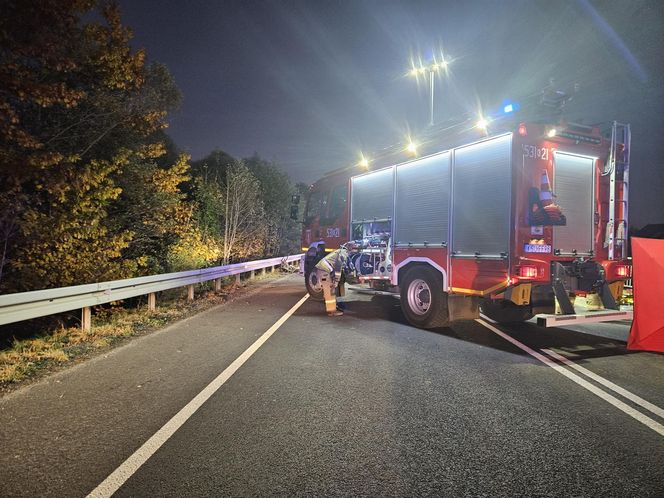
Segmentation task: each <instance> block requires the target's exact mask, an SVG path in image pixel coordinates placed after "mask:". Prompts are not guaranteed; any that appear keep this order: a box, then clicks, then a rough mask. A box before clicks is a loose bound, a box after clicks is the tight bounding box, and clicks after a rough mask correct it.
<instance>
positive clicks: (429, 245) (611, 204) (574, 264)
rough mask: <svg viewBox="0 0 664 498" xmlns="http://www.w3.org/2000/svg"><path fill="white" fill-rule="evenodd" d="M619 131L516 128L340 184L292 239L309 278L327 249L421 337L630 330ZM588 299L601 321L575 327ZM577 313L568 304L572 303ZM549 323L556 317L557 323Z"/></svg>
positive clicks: (316, 196)
mask: <svg viewBox="0 0 664 498" xmlns="http://www.w3.org/2000/svg"><path fill="white" fill-rule="evenodd" d="M630 145H631V144H630V128H629V125H624V124H620V123H616V122H614V123H613V125H612V127H611V133H610V138H605V137H604V136H603V135H602V133H601V132H600V129H599V127H596V126H594V127H589V126H584V125H576V124H570V123H562V124H559V125H556V126H548V125H543V124H535V123H520V124H519V125H518V127H515V128H513V129H510V130H507V131H506V132H503V133H500V134H496V135H493V136H489V137H486V138H483V139H480V140H475V141H469V142H468V143H461V144H457V145H455V146H452V147H449V148H445V149H444V150H440V151H438V152H435V153H433V154H430V155H427V156H425V157H421V158H418V159H414V160H411V161H407V162H403V163H399V164H395V165H390V166H387V167H384V168H381V169H377V170H374V171H369V172H360V171H358V170H340V171H336V172H334V173H333V174H331V175H328V176H327V177H325V178H323V179H321V180H320V181H319V182H317V183H316V184H314V185H313V186H312V189H311V191H310V193H309V198H308V205H307V218H306V219H305V226H304V230H303V248H305V246H306V251H307V253H306V255H305V257H304V261H303V268H304V272H305V280H306V282H307V289H308V290H309V292H310V294H311V295H312V297H314V298H315V299H316V298H318V299H320V298H321V297H322V296H321V295H320V292H319V291H318V290H317V289H316V287H315V283H316V282H315V276H314V277H312V272H311V269H312V268H313V267H314V265H315V264H316V262H317V261H318V260H319V259H320V258H321V257H322V256H323V255H324V254H325V252H326V251H329V248H334V247H338V244H337V243H336V240H337V239H339V238H344V237H348V238H350V239H352V240H354V241H356V242H357V245H358V248H359V253H358V254H355V255H353V256H352V258H351V262H352V264H353V265H354V268H355V270H356V272H357V277H358V279H359V281H360V282H361V283H362V285H363V286H364V287H365V289H369V290H373V291H376V292H377V293H391V294H393V295H395V296H399V297H400V299H401V306H402V308H403V311H404V314H405V315H406V317H407V319H408V320H409V321H410V322H411V323H412V324H414V325H416V326H418V327H423V328H431V327H440V326H444V325H446V324H448V323H449V322H450V321H452V320H458V319H468V318H476V317H478V316H479V313H480V310H481V311H482V312H483V313H484V314H485V315H486V316H488V317H489V318H491V319H493V320H495V321H497V322H513V321H523V320H527V319H530V318H532V317H533V316H534V315H539V317H538V321H539V323H541V324H543V325H547V326H548V325H553V324H560V323H561V322H564V323H565V324H569V323H570V322H572V321H601V320H603V319H612V320H615V319H619V318H629V317H630V316H631V315H630V313H631V312H627V311H620V310H619V309H618V308H619V307H618V304H617V302H618V301H619V300H620V298H621V295H622V290H623V284H624V281H625V280H626V279H628V278H629V277H630V273H631V267H630V265H629V262H628V260H627V256H628V255H627V241H626V238H625V237H626V235H625V227H627V226H628V216H627V215H628V184H629V156H630ZM588 296H597V297H598V298H599V301H600V302H601V304H602V307H603V308H604V309H605V311H604V312H602V311H599V312H593V313H590V314H589V313H585V314H577V313H576V312H575V308H574V299H576V298H578V299H577V300H578V301H580V300H581V298H584V297H588ZM577 304H578V303H577ZM556 310H557V311H556Z"/></svg>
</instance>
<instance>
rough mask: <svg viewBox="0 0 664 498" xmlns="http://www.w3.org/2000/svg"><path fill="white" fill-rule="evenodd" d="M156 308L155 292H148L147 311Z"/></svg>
mask: <svg viewBox="0 0 664 498" xmlns="http://www.w3.org/2000/svg"><path fill="white" fill-rule="evenodd" d="M156 309H157V294H155V293H154V292H150V294H148V311H154V310H156Z"/></svg>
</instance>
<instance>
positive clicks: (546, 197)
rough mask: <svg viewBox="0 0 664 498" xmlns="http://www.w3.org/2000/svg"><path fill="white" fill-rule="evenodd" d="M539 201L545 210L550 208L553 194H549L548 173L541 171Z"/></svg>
mask: <svg viewBox="0 0 664 498" xmlns="http://www.w3.org/2000/svg"><path fill="white" fill-rule="evenodd" d="M540 201H541V202H542V207H544V208H545V209H546V207H547V206H551V205H552V204H553V194H552V193H551V183H549V173H547V171H546V170H542V180H541V185H540Z"/></svg>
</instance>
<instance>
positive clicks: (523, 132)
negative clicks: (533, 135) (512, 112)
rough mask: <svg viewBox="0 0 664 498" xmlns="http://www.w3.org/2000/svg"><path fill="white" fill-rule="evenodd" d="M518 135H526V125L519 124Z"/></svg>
mask: <svg viewBox="0 0 664 498" xmlns="http://www.w3.org/2000/svg"><path fill="white" fill-rule="evenodd" d="M519 135H521V136H522V137H525V136H526V135H528V130H527V129H526V125H525V124H523V123H521V124H520V125H519Z"/></svg>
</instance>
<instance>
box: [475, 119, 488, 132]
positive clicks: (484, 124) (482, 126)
mask: <svg viewBox="0 0 664 498" xmlns="http://www.w3.org/2000/svg"><path fill="white" fill-rule="evenodd" d="M488 127H489V120H488V119H487V118H484V117H480V119H478V120H477V123H475V128H477V129H478V130H482V131H486V130H487V128H488Z"/></svg>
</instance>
